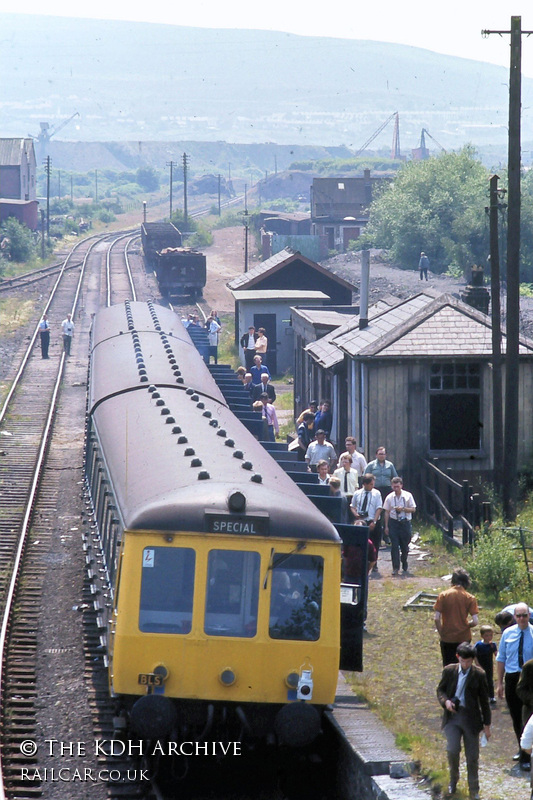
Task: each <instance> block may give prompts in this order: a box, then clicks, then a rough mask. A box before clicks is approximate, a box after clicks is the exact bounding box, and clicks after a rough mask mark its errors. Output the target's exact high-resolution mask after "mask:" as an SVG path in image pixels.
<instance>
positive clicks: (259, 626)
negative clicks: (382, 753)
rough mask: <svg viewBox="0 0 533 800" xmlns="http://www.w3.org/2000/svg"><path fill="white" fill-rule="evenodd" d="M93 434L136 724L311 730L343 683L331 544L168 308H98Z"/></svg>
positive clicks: (123, 693) (112, 627)
mask: <svg viewBox="0 0 533 800" xmlns="http://www.w3.org/2000/svg"><path fill="white" fill-rule="evenodd" d="M87 430H88V433H87V448H86V474H87V482H88V485H89V489H90V493H91V497H92V503H93V507H94V512H95V516H96V519H97V522H98V529H99V535H100V541H101V547H102V552H103V554H104V556H105V565H104V569H105V571H106V574H107V576H108V579H109V583H110V590H109V591H110V594H109V598H110V605H111V606H112V607H111V609H109V611H110V613H109V615H108V617H109V628H108V632H107V641H106V647H107V652H108V659H109V682H110V690H111V693H112V695H113V696H115V697H117V698H119V699H120V700H121V702H122V705H123V706H124V708H125V709H126V711H127V713H128V715H129V719H130V724H131V727H132V729H133V731H134V732H136V733H137V734H138V735H139V736H141V737H143V738H148V739H153V738H161V737H165V736H168V737H171V738H172V739H176V740H179V739H180V737H184V736H185V737H186V738H187V739H188V740H191V739H209V738H210V737H212V735H213V734H214V733H215V732H216V733H217V736H219V737H220V736H222V735H223V736H225V737H227V739H228V740H234V741H237V740H238V741H242V740H244V739H246V738H265V737H266V738H268V737H272V736H273V735H275V736H276V737H277V740H278V741H280V742H282V743H286V744H291V745H293V746H294V745H306V744H308V743H310V742H311V741H313V739H314V738H315V737H316V736H317V734H318V732H319V731H320V714H321V710H322V708H323V707H324V706H325V705H327V704H328V703H331V702H332V701H333V699H334V695H335V687H336V682H337V674H338V666H339V637H340V632H339V624H340V623H339V618H340V614H339V579H340V539H339V536H338V534H337V532H336V530H335V528H334V527H333V526H332V525H331V523H330V522H329V521H328V520H327V519H326V518H325V517H323V516H322V514H320V512H318V511H317V509H316V508H315V507H314V506H313V505H312V503H311V502H310V501H309V500H308V499H307V498H306V497H305V496H304V495H303V493H302V492H300V490H299V489H298V488H297V487H296V486H295V484H294V483H293V481H292V480H291V479H290V478H288V477H287V476H286V475H285V473H284V472H283V470H282V469H280V468H279V467H278V465H277V464H276V463H275V461H274V460H273V459H272V458H271V457H270V456H269V455H268V454H267V453H266V452H265V450H264V449H263V448H262V446H261V445H260V444H259V443H258V442H257V441H256V440H255V439H254V437H253V436H252V435H251V434H250V433H249V432H248V431H247V430H246V429H245V428H244V427H243V426H242V424H241V423H240V422H239V421H238V420H237V419H236V418H235V416H234V415H233V414H232V413H231V411H230V410H229V409H228V407H227V405H226V403H225V402H224V398H223V396H222V394H221V392H220V391H219V389H218V387H217V386H216V384H215V382H214V380H213V378H212V377H211V375H210V373H209V371H208V369H207V367H206V366H205V364H204V362H203V360H202V359H201V358H200V356H199V354H198V352H197V351H196V349H195V347H194V346H193V344H192V342H191V340H190V338H189V336H188V334H187V332H186V331H185V330H184V328H183V326H182V325H181V322H180V321H179V319H178V318H177V317H176V316H175V315H174V314H173V313H172V312H170V311H168V310H166V309H164V308H162V307H159V306H154V305H153V304H151V303H147V304H145V303H126V304H124V305H122V306H114V307H112V308H110V309H105V310H103V311H101V312H99V314H97V315H96V318H95V321H94V325H93V332H92V341H91V360H90V373H89V393H88V426H87Z"/></svg>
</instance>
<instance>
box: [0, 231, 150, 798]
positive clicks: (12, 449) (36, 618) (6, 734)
mask: <svg viewBox="0 0 533 800" xmlns="http://www.w3.org/2000/svg"><path fill="white" fill-rule="evenodd" d="M118 238H121V239H122V240H124V238H125V237H124V235H123V236H122V237H118ZM116 239H117V237H116V236H113V237H112V242H111V243H110V244H109V245H107V244H102V237H97V238H94V237H93V238H92V239H91V240H85V241H84V242H83V243H79V244H78V246H77V247H76V248H75V249H74V250H73V251H71V253H70V254H69V256H68V258H67V259H66V261H65V262H64V264H63V265H62V267H61V269H60V271H59V273H58V276H57V280H56V282H55V284H54V287H53V290H52V292H51V294H50V297H49V298H48V300H47V301H46V303H45V307H44V309H43V310H44V311H46V313H47V314H48V315H49V317H50V318H51V319H52V320H55V321H59V320H61V319H63V318H64V317H65V316H66V314H67V313H68V312H72V313H73V319H74V321H75V323H76V338H78V339H79V341H80V345H79V347H78V350H79V349H80V348H83V340H84V339H86V337H87V331H88V327H89V324H90V315H91V313H92V310H93V309H94V310H96V307H97V306H98V305H99V292H100V267H101V261H102V258H101V250H102V248H106V249H107V252H108V253H110V252H111V251H112V249H113V247H114V246H115V242H116ZM131 239H132V236H131V234H130V235H129V241H128V244H127V245H126V250H127V248H128V246H129V243H130V241H131ZM79 256H83V258H82V260H81V261H76V264H77V266H76V265H75V264H74V263H73V261H74V258H76V259H77V258H78V257H79ZM95 265H96V266H95ZM118 273H119V270H118V266H116V265H114V266H113V269H112V270H110V274H112V275H113V279H114V278H115V277H117V281H116V282H117V287H116V288H115V290H114V291H115V294H116V295H117V299H118V295H120V293H121V291H127V292H128V293H130V294H129V296H131V291H132V286H133V278H132V275H131V269H130V274H129V277H128V280H127V283H126V287H127V288H122V289H121V288H119V286H118ZM84 277H87V278H88V279H87V280H86V281H84ZM95 277H96V280H95ZM91 287H93V288H91ZM133 291H135V290H134V289H133ZM37 337H38V326H36V328H35V330H34V333H33V335H32V336H31V337H30V342H29V345H28V348H27V349H26V352H25V353H24V354H23V356H22V359H21V363H20V365H19V368H18V371H17V374H16V376H15V378H14V380H13V384H12V386H11V389H10V391H9V393H8V395H7V397H6V400H5V402H4V404H3V406H2V408H1V409H0V429H1V433H2V436H1V438H0V441H1V445H0V446H1V447H2V458H1V462H0V485H1V489H2V510H1V513H0V543H1V544H0V609H1V611H2V623H3V624H2V628H1V631H0V645H1V648H2V654H1V665H2V666H1V669H2V673H1V675H0V682H1V684H2V687H3V694H2V706H1V709H2V721H1V733H2V748H1V759H0V766H1V770H2V780H1V781H0V798H4V797H18V798H22V797H35V796H39V795H40V794H41V792H42V790H43V787H42V783H41V780H40V777H41V776H40V773H38V775H37V777H35V774H34V773H35V765H36V764H38V763H39V761H38V758H39V757H38V755H37V752H33V749H32V748H33V746H34V745H33V744H27V743H28V742H30V743H36V742H38V740H39V733H38V730H37V728H36V705H37V706H39V703H38V702H37V703H36V701H38V699H39V692H38V670H37V658H38V649H39V647H38V640H37V634H38V631H39V627H40V624H41V621H42V618H41V614H40V601H41V596H42V592H43V590H44V589H46V587H45V586H44V583H43V581H44V575H45V574H46V572H47V569H48V567H49V562H48V560H47V559H49V558H50V551H51V549H53V547H54V546H57V542H54V537H53V533H54V531H56V530H57V527H58V520H57V509H58V498H59V496H60V493H61V488H62V484H63V477H64V476H63V475H62V470H63V469H64V466H63V467H62V466H61V464H62V458H63V456H64V452H62V451H61V449H59V450H58V451H57V455H53V456H52V459H51V461H49V462H48V465H47V469H46V470H45V469H44V466H45V462H46V458H47V455H48V453H49V444H50V441H51V436H52V428H53V424H54V419H55V418H56V414H57V402H58V397H59V393H60V387H61V385H62V381H63V382H64V380H65V375H66V368H67V359H66V358H65V355H64V353H62V352H59V348H58V347H57V342H55V341H53V342H52V347H51V350H50V355H51V357H50V359H49V360H44V359H42V358H41V354H40V352H39V350H38V347H37V346H36V343H37ZM86 352H87V351H86V348H85V350H84V352H83V357H82V360H81V361H80V359H79V358H76V348H75V349H74V354H73V356H72V357H71V359H70V360H69V363H68V371H69V373H71V374H72V375H74V374H75V373H76V372H77V373H78V381H77V382H76V381H75V385H77V387H78V391H77V394H78V395H79V397H78V400H80V397H81V400H82V408H81V413H80V414H79V415H78V419H83V408H84V396H85V389H84V378H85V372H86V367H85V363H86V359H85V354H86ZM80 376H81V380H80ZM80 389H81V391H80ZM71 421H72V420H71ZM79 442H81V437H80V439H79ZM63 446H64V442H63ZM54 453H55V451H54ZM54 458H55V459H56V461H55V462H54ZM76 469H77V470H78V475H81V456H80V459H79V462H78V466H77V467H75V468H74V471H76ZM68 502H69V501H68V500H67V503H68ZM67 533H68V532H66V531H65V532H64V534H65V535H67ZM78 535H79V534H78ZM22 565H24V569H22ZM84 623H85V620H84ZM84 627H85V624H84ZM52 649H54V648H52ZM67 649H68V648H67ZM55 650H58V651H62V650H64V648H61V647H58V648H55ZM94 659H95V654H94V652H90V654H89V655H88V656H87V659H86V660H87V663H89V664H94ZM50 735H51V737H54V736H55V735H56V734H55V733H54V732H51V734H50ZM36 747H37V745H36ZM29 769H33V770H34V773H28V770H29ZM24 770H26V772H24ZM29 774H34V777H33V779H32V778H29V779H28V775H29ZM130 789H131V787H130ZM122 796H124V794H122ZM129 796H134V795H131V794H130V795H129Z"/></svg>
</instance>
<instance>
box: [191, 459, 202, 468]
mask: <svg viewBox="0 0 533 800" xmlns="http://www.w3.org/2000/svg"><path fill="white" fill-rule="evenodd" d="M201 466H202V460H201V459H200V458H193V460H192V461H191V467H201Z"/></svg>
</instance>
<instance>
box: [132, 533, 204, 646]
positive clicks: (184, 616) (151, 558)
mask: <svg viewBox="0 0 533 800" xmlns="http://www.w3.org/2000/svg"><path fill="white" fill-rule="evenodd" d="M195 559H196V555H195V552H194V550H192V549H191V548H189V547H145V548H144V550H143V553H142V577H141V604H140V609H139V629H140V630H141V631H143V632H145V633H189V632H190V630H191V628H192V603H193V595H194V569H195Z"/></svg>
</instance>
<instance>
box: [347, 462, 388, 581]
mask: <svg viewBox="0 0 533 800" xmlns="http://www.w3.org/2000/svg"><path fill="white" fill-rule="evenodd" d="M382 510H383V500H382V499H381V494H380V492H379V491H378V489H376V488H374V476H373V475H370V474H368V473H367V474H366V475H363V488H362V489H358V490H357V491H356V492H354V496H353V497H352V502H351V504H350V511H351V512H352V515H353V518H354V519H355V523H354V524H355V525H368V538H369V539H371V540H372V544H373V545H374V547H375V548H376V562H377V560H378V555H379V546H380V544H381V522H380V517H381V512H382ZM373 569H374V570H375V572H377V570H378V567H377V563H376V564H374V567H373Z"/></svg>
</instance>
